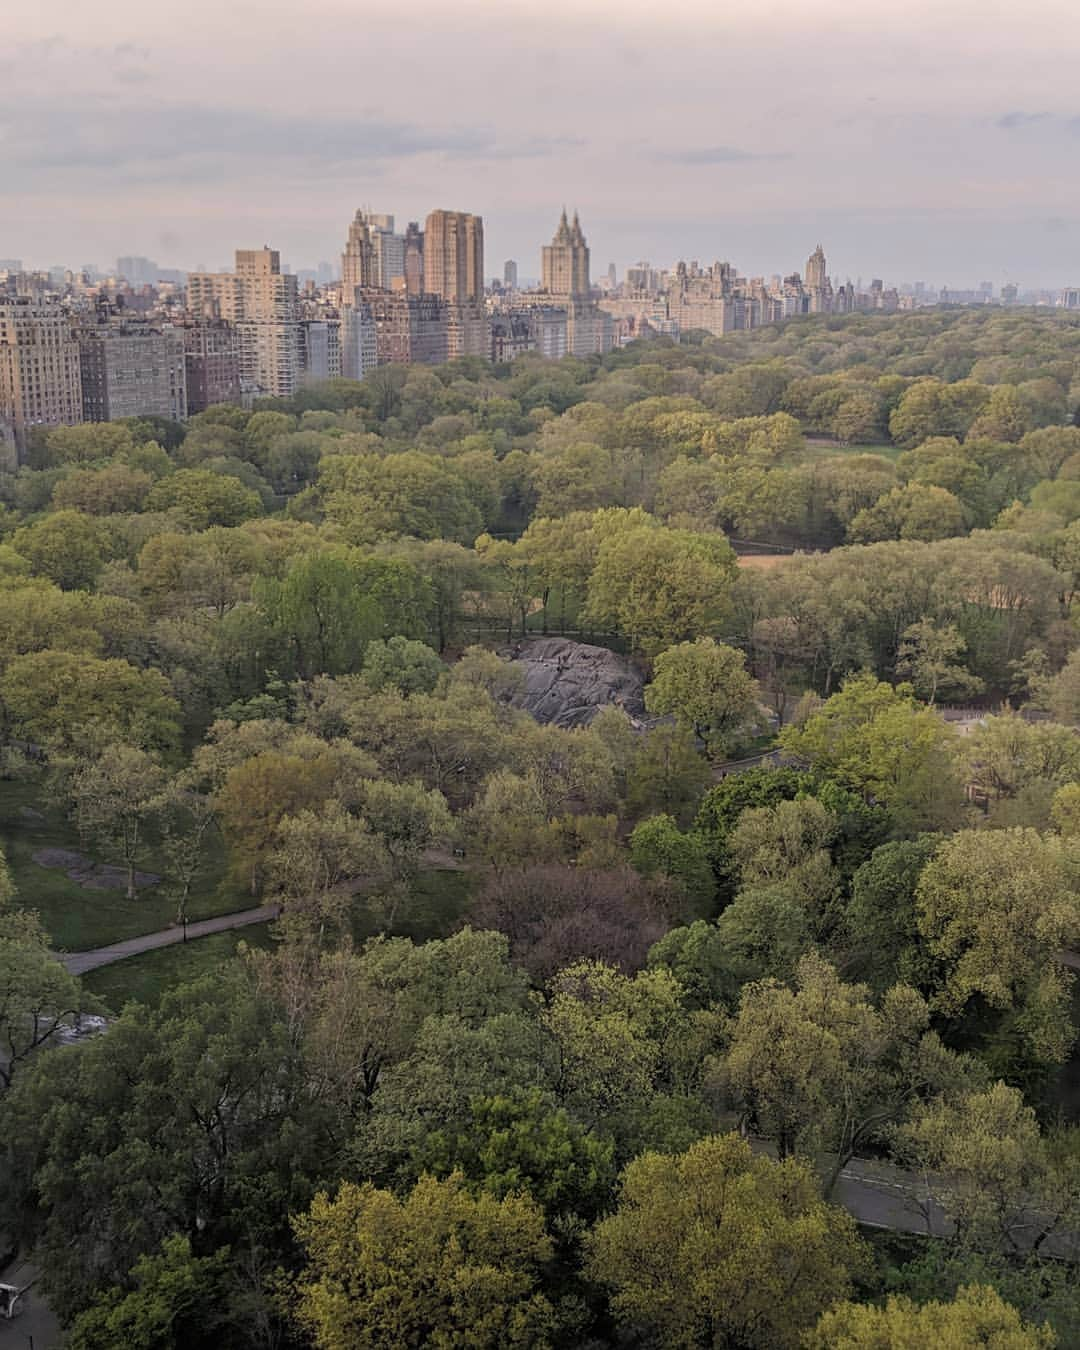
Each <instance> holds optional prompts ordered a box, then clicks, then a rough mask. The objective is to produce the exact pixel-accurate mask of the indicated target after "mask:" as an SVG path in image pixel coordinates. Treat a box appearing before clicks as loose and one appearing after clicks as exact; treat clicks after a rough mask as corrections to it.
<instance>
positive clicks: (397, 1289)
mask: <svg viewBox="0 0 1080 1350" xmlns="http://www.w3.org/2000/svg"><path fill="white" fill-rule="evenodd" d="M295 1227H296V1234H297V1237H298V1238H299V1240H300V1242H301V1244H302V1245H303V1247H304V1248H305V1250H306V1252H307V1259H308V1268H307V1271H306V1273H305V1274H304V1275H303V1276H301V1279H300V1282H299V1285H298V1289H297V1293H298V1306H297V1321H298V1323H299V1325H300V1327H301V1328H303V1330H305V1331H306V1332H307V1333H308V1334H309V1335H310V1336H311V1337H312V1338H313V1341H314V1344H315V1345H317V1346H321V1347H327V1350H330V1347H336V1346H346V1345H366V1346H371V1347H377V1346H383V1347H386V1350H391V1347H393V1348H394V1350H397V1347H399V1346H422V1345H424V1346H451V1345H453V1346H462V1347H472V1348H473V1350H483V1348H484V1347H490V1348H491V1350H495V1347H497V1346H503V1345H507V1346H522V1347H526V1346H527V1347H534V1348H536V1350H539V1348H540V1347H543V1346H546V1345H549V1344H550V1337H551V1334H552V1332H553V1330H554V1327H555V1315H554V1309H553V1308H552V1306H551V1304H550V1303H549V1302H548V1300H547V1299H546V1298H545V1297H544V1295H543V1294H542V1293H540V1292H539V1286H540V1275H541V1271H542V1268H543V1266H544V1265H545V1263H546V1262H547V1261H548V1260H549V1259H550V1257H551V1254H552V1247H551V1240H550V1238H549V1237H548V1236H547V1233H546V1232H545V1230H544V1216H543V1212H542V1211H541V1209H540V1208H539V1206H538V1205H537V1204H536V1203H535V1201H533V1200H531V1199H530V1198H529V1197H528V1196H526V1195H508V1196H506V1197H504V1198H502V1199H498V1198H496V1197H495V1196H494V1195H490V1194H487V1193H485V1192H481V1193H480V1194H479V1195H472V1194H470V1192H469V1190H468V1189H467V1188H466V1186H465V1183H464V1178H463V1177H462V1176H461V1174H460V1173H454V1174H453V1175H452V1176H450V1177H449V1178H448V1179H447V1180H446V1181H438V1180H436V1179H435V1178H434V1177H422V1178H421V1180H420V1181H418V1182H417V1184H416V1186H415V1187H414V1188H413V1190H412V1191H411V1193H410V1194H409V1195H408V1196H407V1197H406V1198H405V1199H404V1200H399V1199H398V1198H397V1197H396V1196H394V1195H392V1194H391V1193H390V1192H389V1191H381V1190H377V1189H376V1188H375V1187H374V1186H372V1185H371V1184H370V1183H368V1184H366V1185H363V1186H356V1185H353V1184H352V1183H350V1182H345V1183H344V1184H343V1185H342V1186H341V1188H340V1189H339V1191H338V1193H337V1195H336V1197H335V1198H333V1199H331V1198H330V1197H329V1196H328V1195H326V1194H325V1193H320V1194H319V1195H317V1196H316V1197H315V1199H314V1201H313V1202H312V1205H311V1209H310V1210H309V1212H308V1213H307V1214H304V1215H301V1216H300V1217H299V1218H298V1219H297V1220H296V1221H295Z"/></svg>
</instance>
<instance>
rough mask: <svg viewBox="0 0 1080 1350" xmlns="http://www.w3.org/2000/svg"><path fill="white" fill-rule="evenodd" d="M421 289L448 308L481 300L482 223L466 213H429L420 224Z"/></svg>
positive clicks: (482, 274) (482, 290) (482, 283)
mask: <svg viewBox="0 0 1080 1350" xmlns="http://www.w3.org/2000/svg"><path fill="white" fill-rule="evenodd" d="M424 290H425V291H426V292H427V293H428V294H429V295H437V296H439V297H440V299H442V300H445V301H447V302H448V303H449V304H452V305H467V304H482V303H483V300H484V222H483V220H482V218H481V217H480V216H474V215H471V214H470V213H469V212H467V211H432V212H431V214H430V215H429V216H428V218H427V220H426V222H425V224H424Z"/></svg>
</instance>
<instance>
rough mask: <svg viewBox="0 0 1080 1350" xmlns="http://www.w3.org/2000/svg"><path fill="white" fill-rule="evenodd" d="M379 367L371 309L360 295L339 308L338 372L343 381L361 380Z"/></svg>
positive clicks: (377, 347) (376, 340) (376, 338)
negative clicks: (339, 365) (339, 369)
mask: <svg viewBox="0 0 1080 1350" xmlns="http://www.w3.org/2000/svg"><path fill="white" fill-rule="evenodd" d="M378 364H379V345H378V336H377V333H376V328H375V318H374V315H373V314H372V312H371V306H370V305H369V304H367V303H365V302H364V300H363V298H362V297H360V296H356V295H355V294H354V296H353V302H352V304H350V305H342V307H341V373H342V375H344V377H345V378H346V379H347V380H362V379H363V378H364V376H365V375H366V374H367V373H368V371H369V370H374V369H375V367H376V366H377V365H378Z"/></svg>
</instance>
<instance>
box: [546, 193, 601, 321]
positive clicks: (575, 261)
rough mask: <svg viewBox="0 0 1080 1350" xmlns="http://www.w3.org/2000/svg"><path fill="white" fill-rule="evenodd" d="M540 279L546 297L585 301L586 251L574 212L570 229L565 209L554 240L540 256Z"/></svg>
mask: <svg viewBox="0 0 1080 1350" xmlns="http://www.w3.org/2000/svg"><path fill="white" fill-rule="evenodd" d="M540 276H541V283H540V284H541V286H542V288H543V289H544V290H545V291H547V292H548V293H549V294H550V295H554V296H558V297H559V298H560V299H569V300H588V298H589V289H590V288H589V248H588V245H587V244H586V243H585V236H584V234H582V232H581V222H580V221H579V220H578V215H577V212H576V211H575V212H574V223H573V225H570V224H568V223H567V219H566V207H565V206H564V207H563V213H562V216H561V217H560V219H559V227H558V229H557V230H556V231H555V237H554V238H553V239H552V241H551V243H550V244H546V245H545V246H544V248H543V250H542V252H541V257H540Z"/></svg>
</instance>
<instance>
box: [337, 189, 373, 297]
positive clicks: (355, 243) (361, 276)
mask: <svg viewBox="0 0 1080 1350" xmlns="http://www.w3.org/2000/svg"><path fill="white" fill-rule="evenodd" d="M374 232H375V227H374V226H373V225H372V223H371V220H370V218H369V216H368V215H367V213H366V212H365V211H364V210H363V209H362V208H361V209H360V210H359V211H357V213H356V215H355V216H354V217H353V219H352V223H351V224H350V225H349V237H348V239H346V241H345V252H344V253H342V255H341V294H342V297H343V299H342V303H343V304H346V305H351V304H352V303H353V299H352V297H353V293H354V291H355V290H356V288H357V286H365V287H366V286H381V285H382V281H381V279H380V276H379V273H380V271H381V268H380V266H379V263H378V262H377V260H376V257H375V242H374V240H373V238H372V236H373V234H374Z"/></svg>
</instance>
